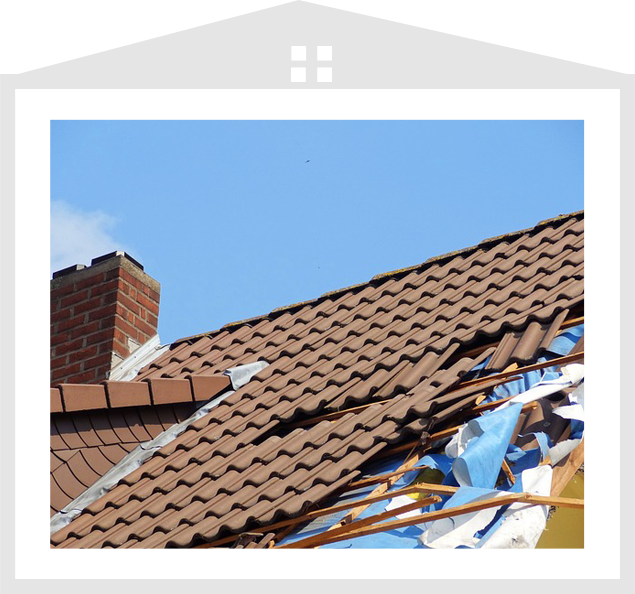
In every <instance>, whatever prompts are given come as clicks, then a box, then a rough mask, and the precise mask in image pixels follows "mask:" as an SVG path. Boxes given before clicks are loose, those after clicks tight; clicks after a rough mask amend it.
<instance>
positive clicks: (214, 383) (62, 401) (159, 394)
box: [51, 374, 231, 413]
mask: <svg viewBox="0 0 635 594" xmlns="http://www.w3.org/2000/svg"><path fill="white" fill-rule="evenodd" d="M230 385H231V381H230V379H229V376H227V375H222V374H214V375H197V376H196V377H192V376H185V377H184V378H183V379H166V378H150V379H144V380H142V381H133V382H115V381H105V382H102V383H101V384H98V385H94V384H60V385H58V386H56V387H54V388H51V413H62V412H75V411H81V410H98V409H104V408H123V407H130V406H149V405H151V404H154V405H156V404H176V403H179V402H203V401H206V400H209V399H210V398H212V397H214V396H216V395H217V394H220V393H221V392H223V391H224V390H226V389H227V388H229V386H230Z"/></svg>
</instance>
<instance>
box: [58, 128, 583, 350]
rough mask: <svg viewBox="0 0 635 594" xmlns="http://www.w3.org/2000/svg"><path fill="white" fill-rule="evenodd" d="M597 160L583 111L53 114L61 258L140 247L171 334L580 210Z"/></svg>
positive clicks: (68, 260)
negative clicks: (197, 116)
mask: <svg viewBox="0 0 635 594" xmlns="http://www.w3.org/2000/svg"><path fill="white" fill-rule="evenodd" d="M583 156H584V125H583V122H581V121H54V122H52V123H51V201H52V202H51V207H52V208H51V221H52V229H51V269H52V270H58V269H60V268H63V267H65V266H69V265H72V264H76V263H82V264H90V259H91V258H93V257H95V256H98V255H101V254H103V253H106V252H108V251H112V250H114V249H124V250H126V251H128V252H129V253H130V254H131V255H132V256H133V257H134V258H136V259H137V260H139V261H140V262H141V263H142V264H143V265H144V266H145V270H146V272H148V274H150V275H151V276H153V277H154V278H155V279H157V280H158V281H159V282H160V283H161V311H160V315H159V334H160V337H161V341H162V342H169V341H173V340H175V339H177V338H180V337H183V336H187V335H190V334H196V333H200V332H205V331H208V330H213V329H215V328H218V327H220V326H222V325H223V324H225V323H227V322H232V321H236V320H240V319H243V318H247V317H251V316H254V315H258V314H262V313H266V312H268V311H271V310H272V309H274V308H276V307H279V306H282V305H287V304H290V303H294V302H297V301H302V300H305V299H310V298H313V297H316V296H318V295H320V294H322V293H324V292H326V291H330V290H334V289H338V288H341V287H344V286H348V285H351V284H355V283H359V282H363V281H366V280H369V279H370V278H371V277H372V276H374V275H375V274H377V273H380V272H386V271H389V270H394V269H397V268H402V267H404V266H410V265H413V264H418V263H420V262H423V261H424V260H426V259H427V258H429V257H431V256H435V255H439V254H442V253H445V252H449V251H452V250H456V249H460V248H463V247H467V246H470V245H474V244H475V243H478V242H479V241H481V240H482V239H484V238H486V237H491V236H494V235H500V234H502V233H507V232H510V231H514V230H517V229H522V228H525V227H529V226H532V225H534V224H535V223H537V222H538V221H540V220H542V219H545V218H550V217H553V216H556V215H558V214H561V213H567V212H572V211H575V210H580V209H582V208H583V207H584V206H583V194H584V162H583ZM307 160H308V161H309V162H308V163H307V162H306V161H307Z"/></svg>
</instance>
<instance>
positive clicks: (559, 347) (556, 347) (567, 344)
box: [547, 324, 584, 357]
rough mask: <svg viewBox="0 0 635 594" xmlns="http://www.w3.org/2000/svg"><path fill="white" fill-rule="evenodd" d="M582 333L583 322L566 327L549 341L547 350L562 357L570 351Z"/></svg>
mask: <svg viewBox="0 0 635 594" xmlns="http://www.w3.org/2000/svg"><path fill="white" fill-rule="evenodd" d="M583 335H584V324H580V325H578V326H573V328H567V329H566V330H565V331H564V332H561V333H560V334H558V336H556V337H555V338H554V339H553V340H552V341H551V344H550V345H549V348H548V349H547V350H548V351H549V352H550V353H553V354H554V355H558V356H560V357H564V356H565V355H568V354H569V353H570V352H571V350H572V349H573V347H574V346H575V345H576V344H577V343H578V341H579V340H580V338H582V336H583Z"/></svg>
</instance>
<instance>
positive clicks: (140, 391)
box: [104, 382, 151, 408]
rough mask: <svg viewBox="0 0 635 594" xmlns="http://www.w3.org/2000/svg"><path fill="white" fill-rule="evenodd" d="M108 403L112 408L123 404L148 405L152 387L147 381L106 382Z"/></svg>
mask: <svg viewBox="0 0 635 594" xmlns="http://www.w3.org/2000/svg"><path fill="white" fill-rule="evenodd" d="M104 385H105V386H106V393H107V394H108V403H109V404H110V406H111V407H112V408H120V407H122V406H147V405H149V404H150V403H151V402H150V388H149V386H148V384H147V383H145V382H104Z"/></svg>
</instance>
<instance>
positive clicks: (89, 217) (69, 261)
mask: <svg viewBox="0 0 635 594" xmlns="http://www.w3.org/2000/svg"><path fill="white" fill-rule="evenodd" d="M116 222H117V219H115V217H113V216H111V215H109V214H106V213H104V212H101V211H93V212H85V211H81V210H79V209H77V208H75V207H74V206H71V205H70V204H67V203H66V202H64V201H62V200H52V201H51V272H55V271H56V270H61V269H62V268H66V267H67V266H72V265H73V264H86V265H87V266H88V265H90V261H91V260H92V259H93V258H96V257H97V256H102V255H103V254H107V253H108V252H113V251H115V250H123V251H127V250H126V248H125V246H123V245H122V244H121V243H120V242H118V241H117V240H116V239H115V238H114V237H113V235H112V231H113V230H114V228H115V224H116Z"/></svg>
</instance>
